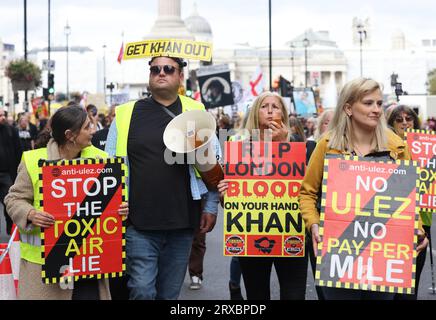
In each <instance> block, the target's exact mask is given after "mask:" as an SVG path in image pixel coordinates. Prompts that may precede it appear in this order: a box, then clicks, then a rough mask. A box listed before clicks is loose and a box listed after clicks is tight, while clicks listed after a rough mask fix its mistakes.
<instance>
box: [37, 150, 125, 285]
mask: <svg viewBox="0 0 436 320" xmlns="http://www.w3.org/2000/svg"><path fill="white" fill-rule="evenodd" d="M40 166H41V172H42V173H41V176H40V177H41V179H42V195H43V201H42V203H41V207H42V210H43V211H45V212H48V213H50V214H51V215H53V216H54V217H55V220H56V221H55V224H54V226H52V227H50V228H46V229H44V230H43V233H42V242H43V243H42V248H43V249H42V258H43V261H44V263H43V266H42V277H43V280H44V281H45V282H46V283H56V282H57V281H65V277H74V278H75V279H76V280H77V279H79V278H87V277H88V278H92V277H94V276H96V277H97V278H101V277H109V276H111V277H115V276H121V275H122V273H123V271H124V270H125V264H124V257H125V253H124V243H125V240H124V239H123V235H124V233H125V225H124V222H123V219H122V217H121V216H120V215H119V214H118V208H119V206H120V205H121V203H122V201H123V200H124V190H125V181H124V180H125V177H124V168H123V167H124V160H123V159H122V158H109V159H80V160H71V161H65V160H62V161H57V162H53V161H41V162H40Z"/></svg>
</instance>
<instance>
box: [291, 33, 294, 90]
mask: <svg viewBox="0 0 436 320" xmlns="http://www.w3.org/2000/svg"><path fill="white" fill-rule="evenodd" d="M294 54H295V46H294V44H293V43H292V42H291V65H292V77H291V83H292V85H294Z"/></svg>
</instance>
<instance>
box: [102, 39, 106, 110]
mask: <svg viewBox="0 0 436 320" xmlns="http://www.w3.org/2000/svg"><path fill="white" fill-rule="evenodd" d="M103 93H104V102H105V103H106V45H105V44H104V45H103Z"/></svg>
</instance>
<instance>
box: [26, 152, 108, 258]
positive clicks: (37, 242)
mask: <svg viewBox="0 0 436 320" xmlns="http://www.w3.org/2000/svg"><path fill="white" fill-rule="evenodd" d="M97 156H98V157H101V158H107V157H108V154H107V153H106V152H104V151H102V150H100V149H98V148H96V147H94V146H89V147H86V148H84V149H83V150H82V152H81V153H80V157H81V158H96V157H97ZM47 157H48V154H47V148H41V149H36V150H30V151H26V152H24V153H23V161H24V164H25V165H26V169H27V172H28V173H29V176H30V179H31V180H32V186H33V207H34V208H35V209H36V210H40V208H41V206H40V201H41V200H42V194H41V193H40V192H39V191H40V187H42V181H41V180H40V179H39V172H40V170H39V166H38V161H39V160H40V159H47ZM20 250H21V258H22V259H24V260H27V261H30V262H33V263H37V264H42V257H41V229H40V228H39V227H34V228H33V229H32V231H26V230H22V229H21V228H20Z"/></svg>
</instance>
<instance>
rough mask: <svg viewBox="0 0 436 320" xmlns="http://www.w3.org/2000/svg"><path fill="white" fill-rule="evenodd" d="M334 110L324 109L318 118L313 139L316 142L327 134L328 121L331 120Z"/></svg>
mask: <svg viewBox="0 0 436 320" xmlns="http://www.w3.org/2000/svg"><path fill="white" fill-rule="evenodd" d="M333 113H334V109H326V110H324V112H323V113H321V115H320V116H319V118H318V125H317V126H316V129H315V132H314V133H313V138H314V140H315V141H316V142H318V141H319V140H320V139H321V136H322V135H323V134H324V133H325V132H327V130H328V128H329V124H330V121H332V119H333Z"/></svg>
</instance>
